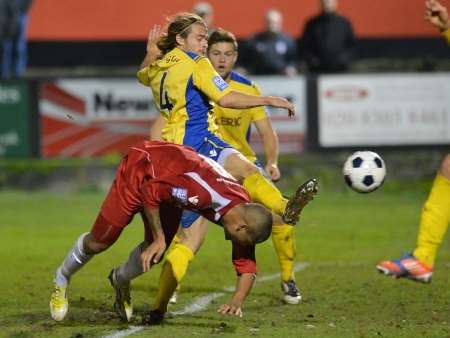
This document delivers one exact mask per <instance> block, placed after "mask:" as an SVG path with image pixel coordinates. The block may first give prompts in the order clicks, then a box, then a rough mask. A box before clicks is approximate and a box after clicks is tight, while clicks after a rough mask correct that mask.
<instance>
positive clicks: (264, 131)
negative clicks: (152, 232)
mask: <svg viewBox="0 0 450 338" xmlns="http://www.w3.org/2000/svg"><path fill="white" fill-rule="evenodd" d="M237 50H238V46H237V41H236V38H235V37H234V35H233V34H232V33H230V32H227V31H225V30H222V29H217V30H214V31H213V32H212V33H211V34H210V36H209V39H208V53H207V55H208V58H209V60H210V61H211V63H212V65H213V67H214V69H215V70H216V71H217V72H218V73H219V75H220V76H221V77H222V79H224V80H225V81H226V82H227V84H228V85H229V87H230V88H231V89H233V90H237V91H240V92H243V93H247V94H250V95H257V96H260V95H261V92H260V90H259V88H258V87H257V86H256V84H254V83H253V82H251V81H250V80H248V79H247V78H246V77H244V76H242V75H241V74H239V73H237V72H235V71H233V68H234V65H235V63H236V61H237V57H238V55H237ZM213 113H214V118H215V121H216V122H217V125H218V127H219V129H218V131H219V134H220V136H221V138H222V139H223V140H224V141H225V142H227V143H228V144H230V145H231V146H232V147H233V148H234V149H236V150H238V151H239V152H240V153H241V154H242V155H244V156H245V157H246V158H247V159H248V160H249V161H250V162H252V163H254V164H255V165H256V166H258V167H259V168H260V170H261V171H262V172H263V173H264V172H265V175H266V176H267V177H268V178H269V179H271V180H273V181H276V180H278V179H279V178H280V171H279V169H278V165H277V164H278V138H277V134H276V133H275V131H274V130H273V128H272V124H271V122H270V118H269V117H268V115H267V113H266V110H265V109H264V107H255V108H249V109H230V108H223V107H221V106H219V105H215V106H214V108H213ZM252 123H253V124H254V125H255V126H256V129H257V131H258V133H259V135H260V136H261V139H262V141H263V146H264V150H265V155H266V156H265V157H266V164H265V166H262V164H261V163H260V162H259V161H258V159H257V158H256V155H255V152H254V151H253V150H252V148H251V147H250V145H249V137H250V128H251V124H252ZM182 231H183V230H179V232H182ZM180 235H181V236H182V234H180ZM272 241H273V244H274V247H275V251H276V253H277V255H278V260H279V264H280V268H281V286H282V290H283V293H284V294H283V300H284V301H285V302H286V303H288V304H298V303H299V302H300V299H301V296H300V293H299V291H298V289H297V287H296V283H295V277H294V260H295V255H296V248H295V242H294V227H292V226H290V225H283V226H277V227H273V228H272ZM179 242H180V241H179V238H178V236H176V237H175V239H174V244H172V245H173V246H174V245H176V243H179ZM170 251H171V249H169V252H170ZM176 297H177V293H176V292H175V293H174V294H173V296H172V297H171V298H170V303H176Z"/></svg>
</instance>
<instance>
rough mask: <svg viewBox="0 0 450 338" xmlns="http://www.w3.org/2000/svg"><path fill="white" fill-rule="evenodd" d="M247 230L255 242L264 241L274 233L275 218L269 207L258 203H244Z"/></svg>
mask: <svg viewBox="0 0 450 338" xmlns="http://www.w3.org/2000/svg"><path fill="white" fill-rule="evenodd" d="M244 210H245V211H244V212H245V213H244V218H245V220H246V222H247V225H248V229H247V232H248V234H249V235H250V238H251V240H252V242H253V243H254V244H256V243H261V242H264V241H265V240H266V239H267V238H269V236H270V234H271V233H272V225H273V218H272V213H271V212H270V210H269V209H267V208H266V207H264V206H263V205H261V204H258V203H246V204H244Z"/></svg>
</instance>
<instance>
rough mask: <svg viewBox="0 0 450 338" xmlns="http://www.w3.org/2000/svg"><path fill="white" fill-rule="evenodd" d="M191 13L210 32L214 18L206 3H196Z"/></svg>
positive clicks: (210, 8) (209, 6) (210, 7)
mask: <svg viewBox="0 0 450 338" xmlns="http://www.w3.org/2000/svg"><path fill="white" fill-rule="evenodd" d="M192 11H193V12H194V13H195V14H197V15H198V16H199V17H201V18H202V19H203V21H204V22H205V23H206V26H207V27H208V29H209V30H211V25H212V22H213V18H214V12H213V9H212V6H211V5H210V4H209V3H208V2H197V3H196V4H195V5H194V7H193V8H192Z"/></svg>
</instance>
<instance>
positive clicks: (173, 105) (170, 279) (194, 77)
mask: <svg viewBox="0 0 450 338" xmlns="http://www.w3.org/2000/svg"><path fill="white" fill-rule="evenodd" d="M207 34H208V32H207V28H206V25H205V24H204V22H203V21H202V19H201V18H200V17H198V16H197V15H195V14H191V13H181V14H178V15H176V16H175V17H174V18H173V19H172V20H171V21H170V22H169V24H168V26H167V30H166V31H165V32H164V34H163V35H162V36H161V37H160V38H159V39H157V42H156V47H157V48H155V46H154V44H153V42H152V41H151V40H152V39H151V37H150V39H149V43H148V45H147V54H146V56H145V58H144V61H143V63H142V65H141V69H140V71H139V72H138V78H139V81H140V82H141V83H142V84H144V85H146V86H149V87H150V88H151V89H152V93H153V97H154V99H155V102H156V104H157V106H158V108H159V110H160V112H161V115H162V117H163V119H164V121H163V123H157V125H162V124H163V125H164V127H163V129H162V139H163V140H165V141H169V142H174V143H182V144H185V145H189V146H191V147H192V148H194V149H195V150H196V151H198V152H199V153H201V154H203V155H205V156H207V157H209V158H211V159H213V160H215V161H217V162H218V163H219V164H221V165H222V166H223V167H224V168H225V169H226V170H227V171H229V172H230V173H231V174H232V175H233V176H234V177H235V178H236V179H237V180H238V181H240V182H241V183H242V184H243V186H244V187H245V189H246V190H247V191H248V192H249V194H250V196H251V198H252V200H253V201H255V202H256V201H258V202H260V203H262V204H263V205H265V206H266V207H268V208H269V209H270V210H271V211H272V213H273V221H274V222H273V224H274V226H275V227H276V226H281V225H285V224H290V225H295V224H296V223H297V221H298V219H299V215H300V212H301V210H302V209H303V207H304V206H305V205H306V204H307V203H308V202H309V201H310V200H312V199H313V197H314V195H315V194H316V192H317V185H318V184H317V180H315V179H312V180H308V181H307V182H305V183H304V184H303V185H301V186H300V187H299V188H298V189H297V190H296V192H295V194H294V196H293V197H292V198H291V199H290V200H287V199H285V198H283V196H282V195H281V193H280V191H279V190H278V189H277V188H276V187H275V186H274V185H273V184H272V183H271V182H269V181H268V180H267V179H266V178H265V177H264V176H263V175H262V174H261V172H260V171H259V169H258V168H257V167H256V166H255V165H254V164H253V163H252V162H250V161H249V160H247V159H246V158H245V157H244V156H243V155H242V154H241V153H239V152H238V151H237V150H235V149H233V148H232V147H231V146H230V145H228V144H227V143H226V142H224V141H223V140H221V139H220V138H219V137H218V135H217V134H216V131H217V125H216V124H215V122H214V116H213V114H212V112H211V110H212V108H213V104H219V105H220V106H222V107H227V108H237V109H245V108H251V107H258V106H264V105H268V106H273V107H278V108H285V109H287V110H288V112H289V116H292V115H293V114H294V113H295V112H294V107H293V105H292V104H291V103H289V102H288V101H287V100H286V99H284V98H281V97H275V96H256V95H248V94H245V93H241V92H238V91H235V90H233V89H231V88H230V87H229V85H228V84H227V82H226V81H225V80H223V79H222V77H221V76H220V75H219V74H217V72H216V71H215V70H214V68H213V67H212V65H211V63H210V62H209V60H208V59H207V58H206V57H204V54H205V53H206V48H207ZM181 225H182V227H183V231H182V233H181V235H180V243H176V244H175V245H174V247H173V248H172V250H171V252H170V253H168V254H167V256H166V260H165V262H164V264H163V267H162V272H161V280H160V287H159V289H158V294H157V296H156V304H155V305H154V307H153V310H152V311H151V312H150V313H149V314H148V316H145V318H144V320H143V321H144V322H145V323H148V324H152V323H155V324H156V323H159V322H161V320H162V318H163V315H164V313H165V312H166V311H167V304H168V302H169V298H170V297H171V295H172V294H173V291H174V290H175V288H176V286H177V284H178V282H179V281H180V280H181V279H182V278H183V276H184V274H185V273H186V270H187V267H188V265H189V262H190V261H191V260H192V257H193V255H194V253H195V252H196V251H197V250H198V248H199V247H200V246H201V243H202V242H203V239H204V234H205V232H206V227H207V223H206V222H205V220H204V219H203V218H200V217H199V216H198V214H194V213H192V212H191V213H183V218H182V222H181ZM136 257H137V258H139V246H138V247H136V248H135V249H134V250H133V252H132V253H131V254H130V257H129V260H128V261H127V262H126V263H125V264H124V265H122V267H126V266H130V267H133V268H130V269H131V270H133V271H132V272H131V273H128V274H127V276H128V281H129V280H130V279H131V278H134V277H136V276H138V275H139V274H140V273H142V271H139V266H138V265H139V260H138V259H136ZM115 271H116V274H117V272H118V271H123V269H122V268H119V269H115ZM240 271H241V272H239V271H237V272H238V282H237V286H236V290H235V293H234V294H233V296H232V299H231V301H230V302H229V303H227V304H225V305H224V306H222V307H221V308H220V312H221V313H223V314H226V313H228V314H234V315H242V310H241V305H242V303H243V301H244V300H245V298H246V296H247V295H248V293H249V291H250V289H251V287H252V286H253V283H254V277H255V273H256V264H253V265H252V266H246V267H245V269H241V270H240ZM242 271H244V272H242ZM130 276H131V277H130ZM118 279H119V280H121V281H124V280H126V279H127V278H126V277H125V276H120V278H118ZM124 285H125V283H124V284H123V285H117V286H115V291H116V308H120V307H121V306H123V304H122V302H121V296H120V294H121V293H122V291H123V286H124ZM117 312H118V313H120V312H121V311H117ZM124 319H127V320H129V318H124Z"/></svg>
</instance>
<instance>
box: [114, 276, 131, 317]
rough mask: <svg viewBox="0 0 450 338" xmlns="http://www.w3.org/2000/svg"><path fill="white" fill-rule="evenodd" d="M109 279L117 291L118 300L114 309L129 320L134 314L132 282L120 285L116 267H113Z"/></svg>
mask: <svg viewBox="0 0 450 338" xmlns="http://www.w3.org/2000/svg"><path fill="white" fill-rule="evenodd" d="M108 279H109V281H110V283H111V286H112V287H113V288H114V291H115V292H116V301H115V302H114V310H115V311H116V313H117V314H118V315H119V317H120V318H121V319H123V320H126V321H127V322H129V321H130V320H131V317H132V316H133V306H132V305H131V296H130V283H129V282H128V283H125V284H123V285H119V283H118V281H117V275H116V269H112V270H111V272H110V273H109V276H108Z"/></svg>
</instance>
